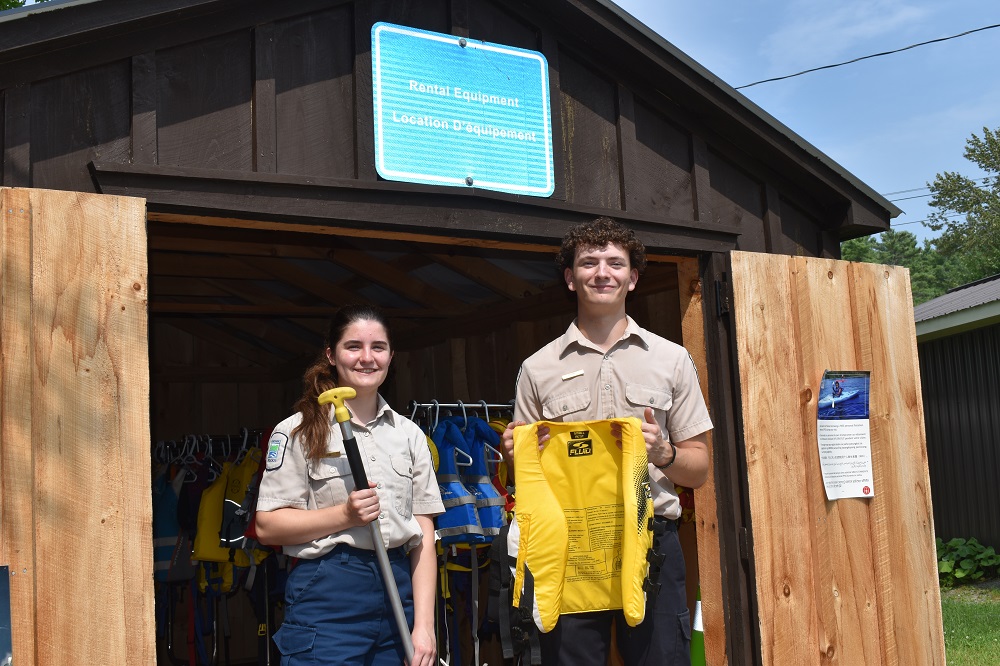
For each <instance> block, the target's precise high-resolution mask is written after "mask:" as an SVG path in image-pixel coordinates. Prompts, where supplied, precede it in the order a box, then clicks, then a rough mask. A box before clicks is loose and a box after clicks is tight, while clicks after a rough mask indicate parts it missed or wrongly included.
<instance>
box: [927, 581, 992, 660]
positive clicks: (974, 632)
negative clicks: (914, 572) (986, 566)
mask: <svg viewBox="0 0 1000 666" xmlns="http://www.w3.org/2000/svg"><path fill="white" fill-rule="evenodd" d="M941 611H942V615H943V616H944V647H945V653H946V654H947V658H948V665H949V666H994V665H995V664H1000V581H995V580H994V581H990V582H988V583H981V584H979V585H963V586H960V587H956V588H955V589H952V590H942V591H941Z"/></svg>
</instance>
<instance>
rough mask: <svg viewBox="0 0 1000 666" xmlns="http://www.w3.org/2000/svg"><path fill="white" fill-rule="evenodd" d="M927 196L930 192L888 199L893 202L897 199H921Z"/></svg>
mask: <svg viewBox="0 0 1000 666" xmlns="http://www.w3.org/2000/svg"><path fill="white" fill-rule="evenodd" d="M929 196H931V193H930V192H928V193H927V194H914V195H913V196H912V197H899V198H898V199H889V201H891V202H893V203H895V202H897V201H909V200H910V199H923V198H925V197H929Z"/></svg>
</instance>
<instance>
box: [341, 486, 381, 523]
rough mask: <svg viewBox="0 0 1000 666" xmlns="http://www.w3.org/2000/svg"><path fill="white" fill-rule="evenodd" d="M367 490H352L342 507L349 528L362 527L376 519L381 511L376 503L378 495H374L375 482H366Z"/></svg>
mask: <svg viewBox="0 0 1000 666" xmlns="http://www.w3.org/2000/svg"><path fill="white" fill-rule="evenodd" d="M368 486H369V488H368V490H353V491H351V494H350V495H348V496H347V504H345V505H344V513H345V514H346V516H347V522H348V524H349V525H350V526H351V527H362V526H364V525H367V524H368V523H370V522H372V521H373V520H375V519H376V518H378V514H379V512H380V511H381V510H382V509H381V507H380V506H379V503H378V495H377V494H376V493H375V491H374V490H373V488H375V482H374V481H369V482H368Z"/></svg>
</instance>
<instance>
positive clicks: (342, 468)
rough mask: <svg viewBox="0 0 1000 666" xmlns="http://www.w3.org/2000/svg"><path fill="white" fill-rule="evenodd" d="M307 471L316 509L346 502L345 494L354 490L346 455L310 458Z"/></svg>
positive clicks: (352, 476) (352, 477)
mask: <svg viewBox="0 0 1000 666" xmlns="http://www.w3.org/2000/svg"><path fill="white" fill-rule="evenodd" d="M307 471H308V473H309V491H310V493H311V494H312V496H313V500H314V502H315V503H316V508H317V509H324V508H326V507H328V506H337V505H338V504H346V503H347V496H348V495H349V494H350V493H351V491H352V490H354V475H353V474H352V473H351V464H350V463H349V462H348V461H347V457H346V456H341V457H339V458H320V459H319V460H310V461H309V462H308V464H307Z"/></svg>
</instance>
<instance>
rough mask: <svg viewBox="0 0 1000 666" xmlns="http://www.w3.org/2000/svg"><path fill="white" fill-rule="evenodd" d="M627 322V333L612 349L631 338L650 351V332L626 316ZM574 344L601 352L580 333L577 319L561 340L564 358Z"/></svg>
mask: <svg viewBox="0 0 1000 666" xmlns="http://www.w3.org/2000/svg"><path fill="white" fill-rule="evenodd" d="M625 320H626V322H627V323H626V325H625V331H624V332H623V333H622V335H621V337H620V338H619V339H618V341H617V342H615V344H614V345H612V347H616V346H618V344H619V343H621V342H622V341H624V340H628V339H629V338H631V337H635V338H636V340H637V341H638V342H639V344H641V345H642V347H643V348H644V349H649V339H648V335H649V332H648V331H646V329H644V328H642V327H641V326H639V325H638V324H637V323H635V320H634V319H632V317H629V316H628V315H625ZM574 344H577V345H579V346H581V347H585V348H587V349H594V350H597V351H600V350H599V349H597V347H596V346H595V345H594V343H593V342H591V341H590V340H588V339H587V337H586V336H585V335H584V334H583V332H582V331H580V327H579V326H578V325H577V323H576V319H574V320H573V321H572V322H571V323H570V325H569V328H567V329H566V332H565V333H563V335H562V337H561V338H559V355H560V356H564V355H565V354H566V352H567V351H568V350H569V348H570V347H571V346H572V345H574Z"/></svg>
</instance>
